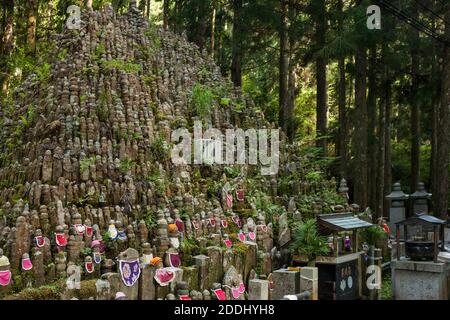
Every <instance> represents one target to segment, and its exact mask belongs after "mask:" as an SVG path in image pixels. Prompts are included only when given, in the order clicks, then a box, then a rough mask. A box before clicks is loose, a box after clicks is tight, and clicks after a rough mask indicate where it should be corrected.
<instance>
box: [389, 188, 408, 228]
mask: <svg viewBox="0 0 450 320" xmlns="http://www.w3.org/2000/svg"><path fill="white" fill-rule="evenodd" d="M408 198H409V196H408V195H407V194H405V193H404V192H403V191H402V187H401V185H400V182H396V183H394V185H393V186H392V192H391V193H390V194H388V195H387V196H386V199H387V200H389V201H390V207H389V223H388V225H389V228H390V229H391V230H394V228H395V224H396V223H397V222H400V221H403V220H405V218H406V208H405V201H406V200H408Z"/></svg>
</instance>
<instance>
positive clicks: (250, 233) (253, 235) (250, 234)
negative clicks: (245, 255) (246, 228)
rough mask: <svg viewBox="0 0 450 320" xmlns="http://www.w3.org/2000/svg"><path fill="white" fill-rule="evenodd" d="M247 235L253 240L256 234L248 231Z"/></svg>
mask: <svg viewBox="0 0 450 320" xmlns="http://www.w3.org/2000/svg"><path fill="white" fill-rule="evenodd" d="M248 237H249V238H250V240H252V241H254V240H255V239H256V234H255V233H254V232H249V233H248Z"/></svg>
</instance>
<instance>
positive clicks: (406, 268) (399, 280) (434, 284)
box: [391, 260, 450, 300]
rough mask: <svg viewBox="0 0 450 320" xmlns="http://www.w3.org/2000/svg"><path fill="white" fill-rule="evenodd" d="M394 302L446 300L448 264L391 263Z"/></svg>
mask: <svg viewBox="0 0 450 320" xmlns="http://www.w3.org/2000/svg"><path fill="white" fill-rule="evenodd" d="M391 269H392V293H393V297H394V299H395V300H448V299H449V297H450V295H449V284H448V280H449V275H450V264H448V263H442V262H439V263H434V262H421V261H410V260H400V261H392V262H391Z"/></svg>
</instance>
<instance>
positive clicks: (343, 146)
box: [338, 0, 348, 179]
mask: <svg viewBox="0 0 450 320" xmlns="http://www.w3.org/2000/svg"><path fill="white" fill-rule="evenodd" d="M343 7H344V3H343V0H339V2H338V11H339V21H338V23H339V31H340V32H343V30H344V19H343ZM338 70H339V84H338V109H339V139H338V155H339V157H340V161H339V174H340V176H341V178H345V179H347V152H348V150H347V149H348V148H347V143H348V138H347V111H346V108H345V106H346V83H345V82H346V77H345V56H341V57H339V59H338Z"/></svg>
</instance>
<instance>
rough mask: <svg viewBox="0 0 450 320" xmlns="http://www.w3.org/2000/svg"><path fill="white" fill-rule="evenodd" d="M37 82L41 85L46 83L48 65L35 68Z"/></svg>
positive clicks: (48, 70) (48, 73) (44, 64)
mask: <svg viewBox="0 0 450 320" xmlns="http://www.w3.org/2000/svg"><path fill="white" fill-rule="evenodd" d="M35 71H36V76H37V80H38V81H39V82H41V83H46V82H47V80H48V78H49V77H50V64H48V63H43V64H42V65H40V66H38V67H36V69H35Z"/></svg>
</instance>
